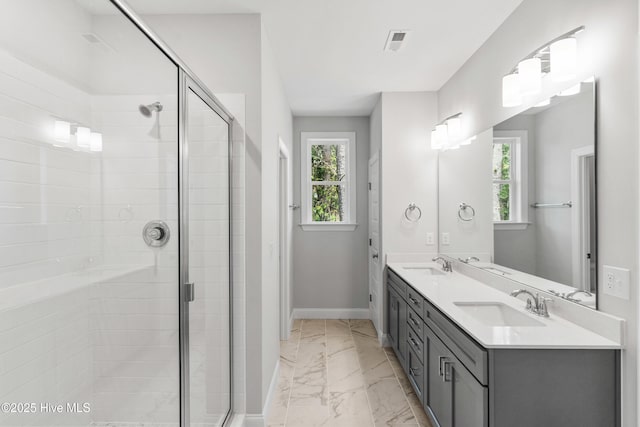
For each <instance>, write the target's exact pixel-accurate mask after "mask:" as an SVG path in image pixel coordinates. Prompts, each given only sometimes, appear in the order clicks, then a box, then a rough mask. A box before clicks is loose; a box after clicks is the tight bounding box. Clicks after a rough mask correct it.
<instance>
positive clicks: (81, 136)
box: [76, 126, 91, 148]
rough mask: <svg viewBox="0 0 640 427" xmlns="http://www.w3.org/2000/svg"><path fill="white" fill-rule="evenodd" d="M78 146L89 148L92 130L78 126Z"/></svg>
mask: <svg viewBox="0 0 640 427" xmlns="http://www.w3.org/2000/svg"><path fill="white" fill-rule="evenodd" d="M76 144H78V148H89V146H90V145H91V129H89V128H87V127H84V126H78V129H76Z"/></svg>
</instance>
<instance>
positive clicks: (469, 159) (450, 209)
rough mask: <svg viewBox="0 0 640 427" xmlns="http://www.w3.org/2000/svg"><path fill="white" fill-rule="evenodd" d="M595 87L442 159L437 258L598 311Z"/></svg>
mask: <svg viewBox="0 0 640 427" xmlns="http://www.w3.org/2000/svg"><path fill="white" fill-rule="evenodd" d="M595 93H596V83H595V79H588V80H587V81H585V82H582V83H581V84H579V85H576V86H573V87H571V88H570V89H569V90H565V91H563V92H561V93H560V94H558V95H557V96H554V97H552V98H551V99H549V100H546V101H544V102H541V103H540V104H538V105H536V106H534V107H532V108H530V109H528V110H526V111H524V112H522V113H520V114H518V115H516V116H513V117H511V118H509V119H507V120H505V121H503V122H502V123H499V124H496V125H495V126H494V127H493V128H491V129H488V130H486V131H485V132H482V133H480V134H478V135H477V136H476V137H475V139H474V140H473V141H472V142H471V143H470V144H468V145H462V146H461V147H460V148H458V149H456V150H448V151H443V152H441V153H440V156H439V220H440V252H441V253H442V254H444V255H448V256H450V257H452V258H455V259H459V260H462V261H464V262H467V263H468V264H469V265H472V266H474V267H477V268H481V269H484V270H486V271H488V272H490V273H493V274H498V275H501V276H504V277H506V278H508V279H511V280H513V281H515V282H520V283H524V284H527V285H529V286H532V287H535V288H537V289H539V290H540V291H542V292H548V293H553V294H555V295H557V296H559V297H562V298H565V299H567V300H569V301H572V302H576V303H579V304H583V305H586V306H589V307H592V308H596V307H597V301H596V295H597V277H598V274H597V258H596V256H597V242H596V239H597V215H596V214H597V209H596V159H597V155H596V132H595V130H596V123H595V120H596V119H595V117H596V113H595Z"/></svg>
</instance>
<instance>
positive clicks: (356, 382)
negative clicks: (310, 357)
mask: <svg viewBox="0 0 640 427" xmlns="http://www.w3.org/2000/svg"><path fill="white" fill-rule="evenodd" d="M327 371H328V373H327V383H328V385H329V392H342V393H344V392H349V391H354V390H358V389H361V388H362V387H363V386H364V376H363V375H362V371H361V369H360V361H359V359H358V353H357V352H356V350H355V349H349V350H345V351H342V352H340V353H337V354H334V355H333V356H330V357H329V358H328V360H327Z"/></svg>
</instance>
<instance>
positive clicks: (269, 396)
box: [262, 359, 280, 423]
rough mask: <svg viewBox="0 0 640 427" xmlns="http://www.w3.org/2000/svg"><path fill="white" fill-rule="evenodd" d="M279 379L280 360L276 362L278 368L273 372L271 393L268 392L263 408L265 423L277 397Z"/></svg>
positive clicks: (270, 385) (270, 386)
mask: <svg viewBox="0 0 640 427" xmlns="http://www.w3.org/2000/svg"><path fill="white" fill-rule="evenodd" d="M278 378H280V359H278V361H277V362H276V367H275V369H274V370H273V375H272V376H271V384H269V391H268V392H267V398H266V399H265V400H264V408H262V414H263V415H264V420H265V423H266V421H267V420H268V419H269V412H270V411H271V402H273V399H274V398H275V396H276V390H277V388H278Z"/></svg>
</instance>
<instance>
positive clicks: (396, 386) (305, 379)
mask: <svg viewBox="0 0 640 427" xmlns="http://www.w3.org/2000/svg"><path fill="white" fill-rule="evenodd" d="M267 426H268V427H379V426H392V427H432V426H431V425H430V424H429V420H428V418H427V415H426V414H425V413H424V410H423V409H422V404H421V402H420V401H419V400H418V398H417V397H416V394H415V392H414V391H413V389H412V388H411V384H410V383H409V380H408V379H407V377H406V375H405V373H404V370H403V369H402V366H401V365H400V362H399V361H398V359H397V358H396V356H395V354H394V353H393V350H392V349H389V348H385V349H383V348H381V347H380V344H379V342H378V336H377V333H376V331H375V329H374V327H373V324H372V323H371V322H370V321H368V320H326V321H325V320H316V319H311V320H298V319H296V320H295V321H294V323H293V327H292V332H291V336H290V338H289V340H287V341H281V343H280V375H279V379H278V385H277V389H276V395H275V396H274V399H273V402H272V403H271V408H270V412H269V419H268V420H267Z"/></svg>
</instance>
